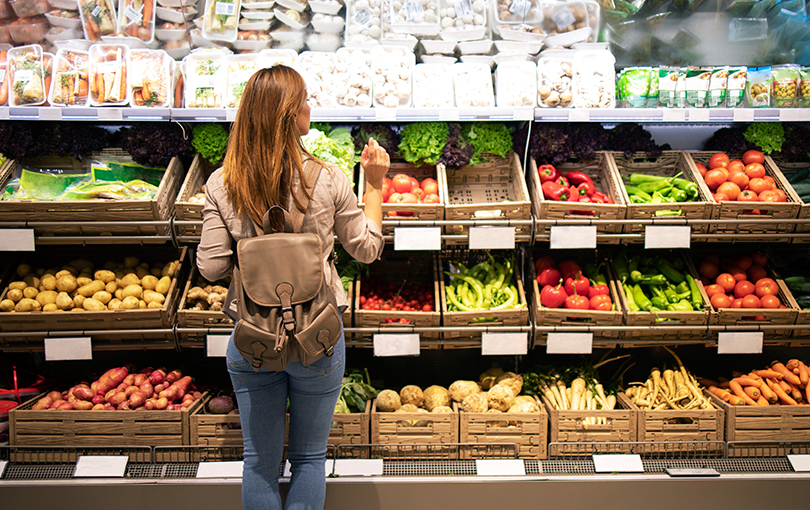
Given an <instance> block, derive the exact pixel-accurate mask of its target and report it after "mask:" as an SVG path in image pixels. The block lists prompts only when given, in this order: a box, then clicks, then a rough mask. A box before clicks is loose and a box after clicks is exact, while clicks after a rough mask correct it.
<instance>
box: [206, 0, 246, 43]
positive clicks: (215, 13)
mask: <svg viewBox="0 0 810 510" xmlns="http://www.w3.org/2000/svg"><path fill="white" fill-rule="evenodd" d="M240 7H241V2H240V0H233V2H227V1H225V0H205V14H204V15H203V28H202V36H203V37H204V38H206V39H208V40H211V41H225V42H233V41H235V40H236V35H237V29H236V27H237V25H238V24H239V10H240Z"/></svg>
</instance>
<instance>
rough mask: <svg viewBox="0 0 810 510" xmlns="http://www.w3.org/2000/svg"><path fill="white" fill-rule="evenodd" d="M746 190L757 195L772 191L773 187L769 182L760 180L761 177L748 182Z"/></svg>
mask: <svg viewBox="0 0 810 510" xmlns="http://www.w3.org/2000/svg"><path fill="white" fill-rule="evenodd" d="M748 189H750V190H751V191H753V192H754V193H756V194H757V195H759V194H760V193H762V192H763V191H767V190H770V189H773V186H771V183H770V182H768V181H766V180H765V179H762V178H761V177H754V178H753V179H751V180H750V181H748Z"/></svg>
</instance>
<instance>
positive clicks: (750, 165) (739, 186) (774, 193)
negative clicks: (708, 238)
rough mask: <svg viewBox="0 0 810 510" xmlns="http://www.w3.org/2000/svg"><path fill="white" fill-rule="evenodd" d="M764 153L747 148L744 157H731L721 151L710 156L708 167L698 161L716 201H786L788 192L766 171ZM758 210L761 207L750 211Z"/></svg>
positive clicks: (756, 212)
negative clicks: (780, 187) (778, 185)
mask: <svg viewBox="0 0 810 510" xmlns="http://www.w3.org/2000/svg"><path fill="white" fill-rule="evenodd" d="M764 164H765V155H764V154H762V153H761V152H760V151H754V150H752V151H748V152H746V153H745V154H743V157H742V160H739V159H732V160H730V159H729V157H728V155H726V154H725V153H722V152H718V153H717V154H714V155H713V156H712V157H711V159H709V168H706V166H705V165H703V164H702V163H695V165H696V166H697V168H698V170H699V171H700V175H702V176H703V180H704V181H706V185H707V186H708V187H709V189H710V190H712V193H714V195H713V196H714V199H715V201H717V202H726V201H737V202H787V195H786V194H785V192H784V191H782V190H780V189H779V188H778V187H777V186H776V182H775V181H774V179H773V177H771V176H770V175H766V174H765V166H764ZM747 212H749V213H753V214H759V213H760V211H759V209H753V210H751V211H747Z"/></svg>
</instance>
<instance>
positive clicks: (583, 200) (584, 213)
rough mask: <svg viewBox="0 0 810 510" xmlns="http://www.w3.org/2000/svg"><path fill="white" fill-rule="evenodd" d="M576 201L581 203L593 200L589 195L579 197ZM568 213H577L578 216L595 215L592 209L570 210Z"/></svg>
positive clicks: (592, 201)
mask: <svg viewBox="0 0 810 510" xmlns="http://www.w3.org/2000/svg"><path fill="white" fill-rule="evenodd" d="M577 202H579V203H581V204H593V203H594V200H593V199H592V198H591V197H579V200H577ZM570 214H578V215H580V216H596V213H595V212H593V211H571V212H570Z"/></svg>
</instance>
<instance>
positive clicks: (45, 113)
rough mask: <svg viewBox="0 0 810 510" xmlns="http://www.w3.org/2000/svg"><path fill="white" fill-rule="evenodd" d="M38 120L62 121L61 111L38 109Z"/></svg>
mask: <svg viewBox="0 0 810 510" xmlns="http://www.w3.org/2000/svg"><path fill="white" fill-rule="evenodd" d="M39 120H62V109H61V108H54V107H44V108H40V109H39Z"/></svg>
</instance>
